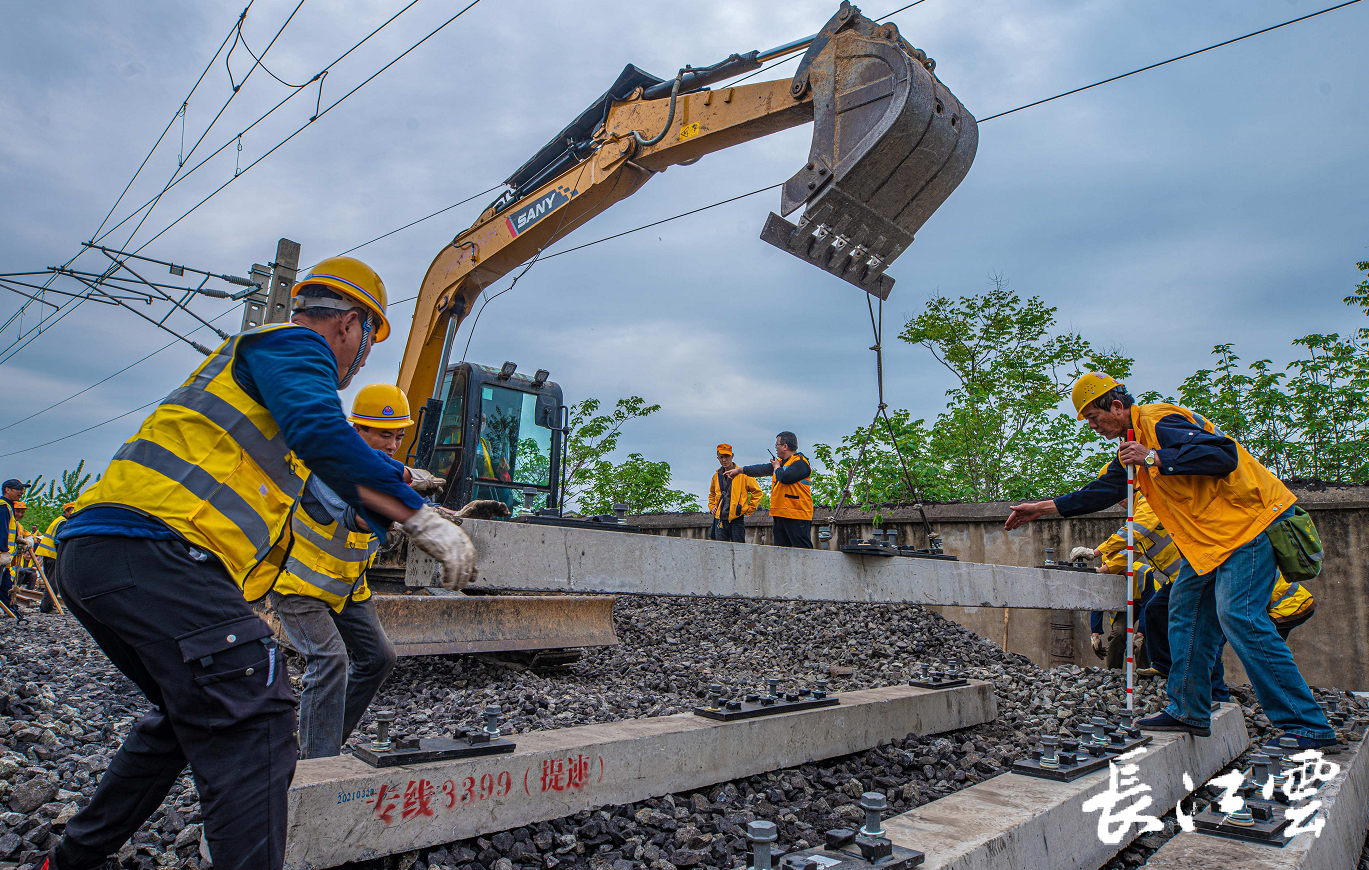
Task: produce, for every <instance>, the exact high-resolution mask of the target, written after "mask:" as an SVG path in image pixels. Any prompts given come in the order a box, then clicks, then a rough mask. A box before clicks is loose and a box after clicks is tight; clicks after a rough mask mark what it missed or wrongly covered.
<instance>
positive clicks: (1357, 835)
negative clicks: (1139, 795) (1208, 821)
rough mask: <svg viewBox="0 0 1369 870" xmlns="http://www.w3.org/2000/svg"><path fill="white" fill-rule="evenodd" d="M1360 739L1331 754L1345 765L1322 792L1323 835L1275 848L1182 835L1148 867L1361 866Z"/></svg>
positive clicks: (1365, 756) (1367, 776)
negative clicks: (1339, 751)
mask: <svg viewBox="0 0 1369 870" xmlns="http://www.w3.org/2000/svg"><path fill="white" fill-rule="evenodd" d="M1366 742H1369V741H1364V740H1361V741H1359V742H1358V743H1352V744H1351V745H1350V751H1349V752H1348V753H1345V752H1342V753H1341V754H1340V755H1331V756H1327V757H1326V760H1327V761H1334V762H1335V763H1337V764H1339V765H1340V766H1341V770H1340V773H1339V774H1338V775H1337V776H1336V778H1335V779H1333V780H1331V781H1330V782H1328V783H1325V784H1324V785H1322V787H1321V788H1319V789H1317V795H1316V800H1320V801H1321V802H1322V809H1321V817H1322V818H1324V819H1326V825H1325V826H1324V827H1323V828H1322V831H1321V836H1320V837H1318V836H1316V835H1315V834H1312V833H1306V834H1298V835H1297V836H1295V837H1294V838H1293V839H1292V840H1291V841H1290V842H1289V843H1288V845H1287V846H1284V847H1283V848H1282V849H1276V848H1273V847H1272V846H1261V845H1259V844H1257V843H1243V842H1241V841H1239V840H1227V839H1223V838H1221V837H1211V836H1207V835H1205V834H1199V833H1196V832H1195V833H1191V834H1189V833H1180V834H1179V835H1178V836H1176V837H1174V838H1173V839H1171V840H1170V841H1169V842H1168V843H1165V844H1164V845H1163V846H1161V847H1160V848H1159V849H1158V850H1156V852H1155V854H1154V855H1151V856H1150V860H1149V861H1148V862H1146V866H1147V867H1154V868H1171V870H1178V868H1189V870H1192V868H1199V867H1203V868H1206V867H1231V868H1240V870H1345V868H1350V867H1355V866H1358V862H1359V856H1360V850H1361V849H1363V847H1364V833H1365V830H1366V828H1369V751H1366V750H1365V743H1366Z"/></svg>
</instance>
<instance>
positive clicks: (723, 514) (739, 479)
mask: <svg viewBox="0 0 1369 870" xmlns="http://www.w3.org/2000/svg"><path fill="white" fill-rule="evenodd" d="M735 467H736V463H734V462H733V461H732V445H731V444H719V445H718V470H717V471H715V472H713V481H712V482H711V483H710V484H709V485H708V512H709V513H711V514H713V526H712V528H710V529H709V530H708V536H709V537H710V538H712V539H713V540H715V541H732V542H733V543H737V544H745V543H746V518H747V517H749V516H751V514H753V513H755V511H756V508H758V507H760V506H761V496H762V493H761V485H760V484H759V483H756V478H754V477H752V476H751V475H749V474H738V475H736V476H735V477H733V476H729V475H728V473H727V472H729V471H731V470H732V469H733V468H735Z"/></svg>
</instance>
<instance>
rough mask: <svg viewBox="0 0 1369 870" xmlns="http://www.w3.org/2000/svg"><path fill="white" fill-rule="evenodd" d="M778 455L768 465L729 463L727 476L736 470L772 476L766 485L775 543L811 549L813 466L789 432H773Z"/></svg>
mask: <svg viewBox="0 0 1369 870" xmlns="http://www.w3.org/2000/svg"><path fill="white" fill-rule="evenodd" d="M775 452H776V453H777V454H779V458H778V459H771V460H770V464H769V465H764V464H761V465H748V466H746V467H744V468H737V467H733V468H732V469H730V470H729V471H727V472H726V474H727V476H728V477H731V478H735V477H736V476H737V475H739V474H746V475H750V476H751V477H770V476H772V475H773V476H774V478H775V482H774V483H772V484H771V485H770V519H771V520H772V521H773V522H774V535H775V545H776V546H778V547H806V548H807V549H809V550H811V549H813V532H812V528H813V481H812V480H811V479H810V478H811V477H812V475H813V469H812V467H811V466H810V464H809V462H808V457H807V456H804V455H803V454H802V453H800V452H799V439H798V436H796V435H795V434H794V433H793V432H781V433H780V434H778V435H776V436H775Z"/></svg>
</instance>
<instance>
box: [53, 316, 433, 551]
mask: <svg viewBox="0 0 1369 870" xmlns="http://www.w3.org/2000/svg"><path fill="white" fill-rule="evenodd" d="M233 380H235V381H236V382H237V384H238V386H240V387H242V389H243V391H244V392H246V393H247V395H248V396H250V397H251V398H252V399H253V400H254V401H256V402H259V403H260V404H262V405H264V406H265V407H266V410H268V411H270V412H271V417H272V418H273V419H274V420H275V421H276V425H277V426H279V427H280V431H281V437H283V438H284V439H285V444H286V446H288V447H289V448H290V449H291V450H292V451H294V453H295V455H296V456H298V457H299V458H300V460H301V461H303V462H304V464H305V465H307V466H309V470H310V471H312V472H313V473H314V474H316V475H318V477H319V478H320V479H321V480H322V481H323V483H325V484H327V485H328V488H329V489H331V490H332V491H333V492H335V493H337V495H338V496H339V497H340V498H341V499H342V500H343V501H344V502H346V503H347V504H348V505H350V506H352V507H353V508H355V509H356V511H357V513H358V514H360V515H361V517H362V518H363V519H365V520H366V522H367V524H368V525H369V526H370V527H371V528H372V529H389V527H390V522H389V520H388V519H386V518H385V517H378V516H375V515H373V514H371V512H369V511H367V510H366V509H365V508H364V507H362V505H361V499H360V496H359V495H358V493H357V486H358V485H360V486H367V487H370V488H371V489H373V490H375V491H377V492H382V493H385V494H387V495H392V496H394V497H395V498H397V499H398V500H399V501H400V502H401V503H403V504H404V505H405V506H406V507H410V508H414V509H417V508H419V507H421V506H422V505H423V504H424V499H423V497H422V496H420V495H419V494H418V493H416V492H414V491H413V489H412V488H410V487H409V486H408V485H407V484H405V483H404V471H403V469H404V466H403V464H402V463H400V462H396V461H395V460H393V459H391V458H390V457H388V456H385V455H384V454H383V453H380V452H379V451H377V450H374V449H372V448H371V447H370V446H369V445H368V444H367V443H366V442H365V441H363V440H361V436H360V435H358V434H357V433H356V430H355V429H353V428H352V426H351V424H350V423H348V422H347V417H346V415H345V414H344V413H343V411H342V402H341V400H340V399H339V398H338V393H337V357H335V356H334V355H333V349H332V348H331V347H329V346H328V342H327V341H325V340H324V339H323V336H321V335H319V334H318V333H317V332H314V331H313V330H312V329H278V330H273V331H271V332H265V333H260V334H258V335H254V336H251V337H249V338H247V339H245V340H243V341H242V342H241V343H240V344H239V346H238V351H237V355H236V357H235V359H234V362H233ZM85 535H111V536H116V537H125V538H153V539H162V540H172V539H175V538H177V537H179V536H178V535H177V534H176V533H175V532H173V531H171V529H170V528H168V527H167V526H165V525H163V524H162V523H161V522H160V521H159V520H157V519H155V518H153V517H149V516H145V515H144V514H141V513H138V512H137V511H133V510H128V509H126V508H120V507H115V506H112V505H103V506H99V507H92V508H88V509H86V510H83V511H81V512H80V513H78V514H76V516H74V517H72V518H71V519H70V520H68V521H67V522H66V523H64V524H63V525H62V531H61V533H60V534H59V539H60V540H63V541H65V540H70V539H71V538H78V537H82V536H85Z"/></svg>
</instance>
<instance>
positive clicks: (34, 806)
mask: <svg viewBox="0 0 1369 870" xmlns="http://www.w3.org/2000/svg"><path fill="white" fill-rule="evenodd" d="M29 615H30V616H31V618H32V622H31V623H30V624H29V625H27V626H20V627H16V626H15V625H14V624H13V623H12V622H10V623H7V624H5V625H4V626H3V627H0V744H2V745H0V805H3V806H0V810H8V812H4V813H3V814H0V870H25V868H27V867H29V866H30V865H32V864H34V863H35V862H36V861H37V860H41V851H42V850H44V849H46V848H49V847H50V846H51V845H52V844H53V843H55V842H56V839H57V837H59V836H60V833H61V831H62V829H63V827H64V825H65V823H66V821H67V820H68V819H69V818H70V817H71V815H72V814H74V813H75V811H76V810H77V809H78V808H79V807H80V806H83V805H84V803H85V802H86V801H88V800H89V797H90V795H91V794H92V793H93V792H94V786H95V783H96V781H97V780H98V777H99V774H100V772H101V771H102V770H104V768H105V767H106V766H107V765H108V757H109V756H110V755H111V754H112V753H113V751H114V750H115V749H117V748H118V746H119V744H120V742H121V741H122V739H123V736H124V735H125V734H126V733H127V731H128V727H129V725H130V724H131V723H132V722H133V721H134V719H135V718H136V717H137V716H138V715H141V713H142V712H143V711H144V710H145V709H146V707H147V702H146V700H145V699H144V698H143V697H142V695H141V694H140V693H139V692H138V691H137V689H136V688H135V687H134V686H133V685H132V684H131V683H130V682H129V681H128V680H127V679H125V678H124V677H123V676H122V675H121V674H119V673H118V671H117V670H116V669H114V667H113V666H112V665H110V664H109V662H108V660H107V659H106V658H105V657H104V655H103V653H101V652H100V650H99V648H98V647H97V646H96V645H95V644H94V642H93V641H92V640H91V639H90V637H89V635H87V634H86V632H85V631H84V629H82V628H81V626H80V625H79V624H77V623H76V622H75V621H74V620H71V619H70V617H64V616H56V615H51V614H49V615H38V614H36V613H31V614H29ZM615 622H616V626H617V631H618V635H619V637H620V638H621V639H622V645H620V646H617V647H609V648H602V649H596V650H590V651H588V652H587V653H586V655H585V657H584V658H583V659H582V660H581V661H580V662H578V663H577V664H575V665H574V666H573V667H572V668H571V669H570V670H569V671H567V672H561V673H538V672H534V671H531V670H520V669H513V668H509V667H505V666H502V665H498V664H494V663H489V662H485V661H481V660H478V659H475V658H470V657H459V656H450V657H423V658H405V659H401V660H400V662H399V664H398V666H397V667H396V668H395V671H394V673H393V674H392V675H391V677H390V678H389V679H388V680H387V681H386V683H385V685H384V686H383V687H382V688H381V691H380V694H379V696H378V697H377V699H376V702H375V704H374V705H373V706H372V710H377V709H391V710H394V711H395V713H396V721H395V728H394V731H395V733H397V734H401V735H408V736H428V735H437V734H449V733H451V731H452V730H453V729H455V728H457V727H473V726H475V725H476V714H477V713H478V711H480V710H481V709H483V707H484V706H485V705H487V704H491V703H494V704H500V705H502V706H503V707H504V710H505V717H504V720H503V727H504V729H505V730H506V731H509V730H511V731H513V732H515V733H521V732H527V731H534V730H545V729H553V728H565V727H569V726H572V725H583V724H590V723H596V722H609V721H614V720H619V719H626V718H638V717H644V716H663V715H670V714H673V713H679V712H684V711H686V710H688V709H690V708H691V707H692V706H694V705H695V704H696V703H697V702H698V700H699V699H700V698H701V697H702V695H703V692H704V690H705V687H706V686H707V685H708V684H709V683H712V682H717V683H721V684H723V685H724V686H727V687H729V688H746V689H748V690H753V691H754V690H758V689H760V688H761V687H762V686H763V685H764V680H765V679H767V678H769V677H777V678H780V679H781V680H782V681H784V683H783V685H793V684H795V683H797V684H800V685H811V684H812V682H813V681H815V680H816V679H819V678H823V679H827V680H828V681H829V688H830V690H832V691H837V692H841V691H848V690H852V689H859V688H869V687H877V686H886V685H896V684H899V683H904V682H907V679H908V678H909V676H911V674H912V672H913V670H914V668H915V667H916V665H917V663H919V662H925V663H934V664H941V665H944V664H946V663H947V662H949V661H951V660H955V661H957V662H959V664H960V666H961V669H962V670H963V671H964V672H965V673H966V675H968V676H972V677H976V678H979V679H983V680H987V681H989V682H991V683H992V684H993V686H994V691H995V693H996V695H997V698H998V714H999V716H998V719H997V721H995V722H991V723H987V724H985V725H981V726H978V727H975V728H970V729H965V730H962V731H958V732H954V733H950V734H943V735H910V736H909V737H907V738H905V739H902V740H898V741H894V742H893V743H892V744H890V745H886V746H882V747H878V748H875V749H871V750H869V751H867V752H862V753H857V754H855V755H851V756H846V757H844V758H839V759H833V760H830V761H826V762H821V763H816V764H807V765H802V766H800V767H798V768H793V769H789V770H784V771H776V772H772V773H768V774H763V775H760V776H754V777H749V778H747V779H744V780H738V781H734V782H730V783H722V784H719V785H717V786H714V787H712V788H709V789H707V790H705V791H700V792H692V793H682V794H674V795H669V796H667V797H665V798H661V799H658V800H650V801H644V802H641V803H638V804H633V805H629V806H621V807H604V808H602V809H600V810H597V811H594V812H582V813H578V814H576V815H575V816H571V817H567V818H564V819H558V820H554V821H551V822H543V823H538V824H536V825H532V826H528V827H525V828H519V829H516V830H513V831H507V832H502V833H499V834H495V835H493V836H489V837H480V838H476V839H473V840H469V841H462V842H459V843H452V844H447V845H445V846H442V847H439V848H435V849H430V850H428V849H425V850H422V851H421V852H413V853H408V854H406V855H401V856H391V857H390V858H387V859H381V860H379V861H376V862H369V866H368V870H369V867H374V868H376V870H380V868H384V870H556V868H562V867H563V868H564V870H579V868H596V870H642V868H647V867H650V868H652V870H680V868H700V870H713V868H731V867H733V866H735V865H737V864H739V863H742V861H743V853H744V851H745V849H746V841H745V837H744V834H743V832H744V830H745V827H746V823H747V822H749V821H751V820H753V819H767V820H770V821H774V822H775V823H776V824H777V825H778V826H779V829H780V844H781V846H783V847H803V846H804V845H809V844H816V843H818V842H821V834H822V831H823V830H826V829H827V828H832V827H838V826H845V827H849V826H852V825H853V824H855V823H858V822H859V821H860V818H861V817H860V810H859V808H858V806H857V804H858V801H859V795H860V794H861V792H864V791H870V790H875V791H880V792H882V793H884V794H885V795H886V798H887V799H888V801H889V811H888V813H887V814H888V815H892V814H896V813H900V812H904V811H905V810H908V809H911V808H912V807H915V806H920V805H921V804H924V803H927V802H928V801H932V800H935V799H937V798H938V797H941V796H943V795H945V794H948V793H950V792H952V791H955V790H957V789H960V788H964V787H966V786H967V785H970V784H973V783H975V782H980V781H983V780H984V779H986V778H989V777H991V776H994V775H996V774H997V773H1000V772H1002V770H1004V769H1005V768H1006V767H1007V766H1010V765H1011V763H1012V760H1013V759H1014V758H1017V757H1020V756H1022V755H1025V754H1026V753H1028V752H1030V750H1031V747H1032V746H1033V745H1034V743H1035V741H1036V738H1037V737H1038V736H1039V735H1041V734H1043V733H1045V734H1053V733H1056V731H1057V730H1058V729H1059V728H1061V727H1065V728H1068V727H1069V726H1070V725H1072V724H1076V723H1078V722H1080V721H1083V720H1085V719H1087V718H1088V717H1089V716H1092V715H1099V714H1115V713H1117V712H1118V711H1119V710H1120V709H1121V708H1122V706H1124V701H1123V700H1122V698H1123V693H1122V684H1123V679H1122V675H1121V673H1120V672H1108V671H1103V670H1100V669H1097V668H1078V667H1073V666H1071V667H1065V668H1059V669H1055V670H1043V669H1041V668H1038V667H1036V666H1035V665H1032V664H1031V663H1030V662H1028V661H1027V660H1026V659H1024V658H1022V657H1021V656H1017V655H1012V654H1006V653H1004V652H1003V651H1002V650H1001V649H999V648H998V647H997V646H996V645H995V644H993V643H992V642H990V641H988V640H985V639H983V638H980V637H978V636H976V635H974V634H973V633H971V632H969V631H967V630H965V629H963V628H961V627H960V626H958V625H956V624H955V623H953V622H950V621H948V620H946V619H944V618H942V617H941V616H940V615H938V614H935V613H932V612H931V611H928V610H925V609H923V608H921V607H918V606H916V605H860V604H821V603H807V602H752V601H742V600H718V599H672V598H651V597H628V596H622V597H619V599H618V603H617V609H616V613H615ZM298 670H299V668H298V661H295V662H293V663H292V671H293V672H294V673H295V674H297V673H298ZM848 671H849V673H848ZM296 679H297V676H296ZM1157 691H1158V692H1159V696H1158V697H1157V694H1156V693H1157ZM1237 694H1238V696H1239V698H1240V700H1242V702H1243V703H1242V706H1243V709H1244V713H1245V718H1246V725H1247V728H1248V729H1249V730H1250V733H1251V735H1252V737H1253V738H1256V739H1262V738H1263V737H1266V736H1270V735H1271V734H1272V733H1273V732H1271V731H1270V730H1269V723H1268V720H1266V719H1265V718H1264V716H1263V714H1262V713H1261V712H1260V710H1259V708H1258V705H1256V704H1254V703H1253V696H1251V695H1250V694H1249V692H1248V690H1244V689H1239V688H1238V689H1237ZM1325 695H1326V696H1327V699H1328V700H1330V699H1334V700H1337V701H1339V702H1340V703H1341V704H1342V705H1343V706H1354V707H1355V709H1357V710H1359V711H1360V712H1361V715H1363V712H1364V707H1365V705H1364V702H1363V701H1362V700H1360V699H1355V698H1352V697H1350V696H1347V695H1345V694H1344V693H1341V692H1338V691H1334V690H1328V691H1327V692H1326V693H1325ZM1162 698H1163V690H1162V687H1161V686H1159V685H1158V684H1157V683H1156V682H1154V681H1142V682H1141V683H1140V684H1139V686H1138V690H1137V705H1138V707H1142V708H1144V709H1145V710H1147V711H1149V710H1154V709H1158V708H1159V706H1160V705H1161V699H1162ZM1355 705H1357V706H1355ZM368 729H372V730H373V729H374V725H373V723H371V721H370V717H369V716H368V717H367V719H366V720H364V721H363V723H362V726H361V729H360V730H361V731H363V732H365V731H367V730H368ZM515 739H516V737H515ZM21 808H22V809H21ZM1081 821H1084V823H1088V824H1092V823H1094V822H1095V821H1096V820H1095V819H1094V818H1093V817H1092V816H1090V817H1089V819H1088V820H1081ZM1165 821H1166V831H1165V832H1164V834H1148V835H1145V836H1144V837H1142V838H1141V840H1139V841H1138V843H1137V844H1135V845H1133V847H1131V848H1129V849H1127V850H1125V851H1124V852H1123V853H1122V854H1121V855H1119V856H1118V858H1117V859H1114V861H1112V862H1109V864H1108V865H1107V866H1108V867H1123V866H1128V867H1131V866H1139V865H1140V864H1141V863H1143V861H1144V858H1145V856H1146V854H1148V853H1149V851H1152V850H1153V849H1154V848H1158V847H1159V845H1161V844H1162V843H1163V840H1164V839H1166V838H1167V837H1168V836H1169V835H1170V834H1171V833H1172V830H1173V826H1174V823H1173V814H1172V813H1171V814H1169V815H1168V816H1167V817H1166V818H1165ZM199 823H200V815H199V804H198V800H197V797H196V794H195V789H194V786H193V784H192V782H191V780H190V777H189V774H188V772H187V773H186V774H185V775H183V776H182V777H181V779H180V780H179V781H178V782H177V784H176V785H175V786H174V787H173V789H172V792H171V794H170V795H169V796H168V798H167V801H166V802H165V803H164V804H163V805H162V807H161V808H160V809H159V810H158V811H157V813H155V814H154V816H153V817H152V819H151V820H150V821H149V823H148V824H146V825H144V827H143V828H142V830H140V831H139V832H138V834H137V835H136V836H135V838H134V841H133V842H132V843H130V844H129V845H127V846H125V847H124V849H123V850H122V851H121V852H120V854H119V856H118V860H119V863H120V864H121V865H122V866H123V867H126V868H130V870H132V868H138V870H153V868H156V867H165V868H170V867H177V868H188V870H202V868H207V867H208V862H204V861H203V860H202V859H201V858H200V855H199V848H198V844H199V835H200V827H199ZM1362 866H1364V867H1366V868H1369V853H1366V861H1365V862H1362Z"/></svg>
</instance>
